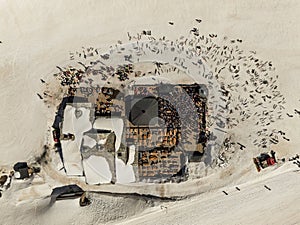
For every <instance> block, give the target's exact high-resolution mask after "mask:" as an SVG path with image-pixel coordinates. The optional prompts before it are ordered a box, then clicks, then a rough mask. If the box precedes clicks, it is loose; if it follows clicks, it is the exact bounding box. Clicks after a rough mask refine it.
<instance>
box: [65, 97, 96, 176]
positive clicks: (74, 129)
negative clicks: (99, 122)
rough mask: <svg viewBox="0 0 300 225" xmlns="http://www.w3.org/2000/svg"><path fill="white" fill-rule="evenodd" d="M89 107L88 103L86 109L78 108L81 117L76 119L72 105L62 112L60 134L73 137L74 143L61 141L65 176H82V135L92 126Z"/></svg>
mask: <svg viewBox="0 0 300 225" xmlns="http://www.w3.org/2000/svg"><path fill="white" fill-rule="evenodd" d="M89 107H90V103H87V107H80V108H78V110H81V111H82V114H81V116H79V117H78V118H77V117H76V116H75V110H76V108H75V107H73V106H72V105H67V106H66V108H65V111H64V121H63V127H62V133H63V134H68V133H70V134H74V135H75V140H74V141H72V140H61V146H62V153H63V159H64V165H65V169H66V172H67V175H70V176H81V175H82V174H83V169H82V163H81V153H80V146H81V142H82V136H83V133H84V132H86V131H88V130H90V129H91V128H92V124H91V122H90V121H89V118H90V109H89Z"/></svg>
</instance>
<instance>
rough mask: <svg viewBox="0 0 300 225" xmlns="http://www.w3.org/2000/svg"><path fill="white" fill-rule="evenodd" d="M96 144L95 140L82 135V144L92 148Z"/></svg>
mask: <svg viewBox="0 0 300 225" xmlns="http://www.w3.org/2000/svg"><path fill="white" fill-rule="evenodd" d="M96 144H97V141H96V140H95V139H93V138H91V137H89V136H87V135H84V136H83V145H84V146H87V147H90V148H93V147H94V146H95V145H96Z"/></svg>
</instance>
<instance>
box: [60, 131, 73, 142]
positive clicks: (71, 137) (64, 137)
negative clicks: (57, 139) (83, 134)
mask: <svg viewBox="0 0 300 225" xmlns="http://www.w3.org/2000/svg"><path fill="white" fill-rule="evenodd" d="M62 140H72V141H74V140H75V136H74V134H70V133H69V134H63V137H62Z"/></svg>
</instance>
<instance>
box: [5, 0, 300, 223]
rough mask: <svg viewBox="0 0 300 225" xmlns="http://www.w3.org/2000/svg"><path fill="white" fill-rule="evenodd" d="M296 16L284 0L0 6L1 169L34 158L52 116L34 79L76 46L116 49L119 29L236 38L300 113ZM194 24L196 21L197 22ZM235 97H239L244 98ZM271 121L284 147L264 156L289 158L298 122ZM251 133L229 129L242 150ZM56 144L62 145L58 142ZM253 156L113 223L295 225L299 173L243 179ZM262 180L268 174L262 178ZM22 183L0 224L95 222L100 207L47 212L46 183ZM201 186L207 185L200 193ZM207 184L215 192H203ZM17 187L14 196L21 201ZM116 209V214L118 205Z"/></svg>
mask: <svg viewBox="0 0 300 225" xmlns="http://www.w3.org/2000/svg"><path fill="white" fill-rule="evenodd" d="M299 10H300V2H299V1H290V0H289V1H258V0H253V1H230V2H229V1H217V3H216V2H213V1H196V0H194V1H173V0H166V1H143V2H142V1H134V0H125V1H120V2H117V1H113V2H111V1H104V0H99V1H94V0H91V1H76V0H65V1H37V0H31V1H27V3H26V1H25V2H16V1H9V0H6V1H5V0H3V1H1V7H0V15H1V18H0V34H1V35H0V40H1V41H2V43H0V56H1V57H0V71H1V73H0V79H1V82H0V101H1V107H0V121H1V126H0V146H1V157H0V165H1V166H10V167H11V166H12V165H13V164H14V163H15V162H17V161H26V160H29V159H32V158H34V157H36V156H39V155H41V153H42V152H43V145H44V143H45V134H46V132H45V131H46V130H47V128H48V129H49V128H50V127H51V123H52V122H53V118H54V113H55V111H56V109H55V107H53V108H50V109H48V108H47V107H45V104H44V103H43V100H40V99H39V98H38V97H37V95H36V94H37V93H39V94H41V95H43V94H42V93H43V91H44V89H45V85H44V84H41V82H40V80H39V79H40V78H43V79H45V80H48V78H50V77H51V76H52V74H53V73H56V72H57V70H56V68H55V66H57V65H60V66H61V65H64V63H66V64H68V62H69V60H67V59H68V57H69V54H68V53H69V51H76V49H81V46H86V47H87V46H94V47H97V48H98V47H99V48H101V50H102V49H109V46H111V45H114V44H115V43H117V40H121V41H122V42H123V43H125V42H126V41H127V32H130V34H134V35H135V34H136V33H140V32H141V31H142V30H144V29H149V30H150V29H151V30H152V31H153V33H154V34H155V35H156V36H157V37H162V36H166V37H167V38H168V39H172V40H175V39H176V38H178V37H180V36H181V35H187V34H188V33H189V32H188V29H190V28H191V27H192V26H200V27H201V30H200V32H201V33H204V34H208V33H211V32H214V33H216V34H218V37H217V39H220V40H222V39H223V38H224V37H225V36H226V37H228V38H232V39H236V38H241V39H243V43H242V44H241V45H242V46H243V47H244V48H245V49H248V50H254V51H256V52H257V55H258V57H261V58H262V59H265V60H271V61H272V63H274V65H275V66H276V72H277V73H278V75H279V83H280V87H279V88H280V90H281V91H282V93H283V94H284V95H285V96H286V97H287V99H286V101H287V104H286V111H288V112H290V113H292V112H293V111H294V109H295V108H297V109H299V107H300V105H299V78H300V76H299V61H300V54H299V52H300V42H299V40H298V39H299V30H300V23H299V20H300V18H299ZM140 18H142V19H140ZM195 18H199V19H202V20H203V21H202V22H201V23H200V24H198V23H197V22H196V21H195ZM168 21H173V22H174V26H170V25H168ZM132 42H135V40H132ZM232 46H234V45H232ZM154 59H156V58H154ZM66 60H67V62H66ZM75 63H76V62H75ZM176 79H177V78H176ZM56 88H57V87H56ZM57 89H58V88H57ZM240 94H241V97H243V96H244V95H245V94H248V93H247V92H245V93H240ZM51 101H52V102H55V101H56V99H55V98H52V99H51ZM56 103H57V104H58V103H59V102H56ZM57 104H55V106H57ZM47 122H48V124H47ZM276 124H277V125H278V126H279V127H280V128H281V129H282V130H283V131H285V132H286V134H287V136H288V137H289V138H290V139H291V140H290V142H282V143H280V144H279V145H277V146H274V150H276V151H277V152H278V155H279V156H280V157H289V156H291V155H294V154H295V153H298V152H299V146H300V139H299V133H300V120H299V118H298V115H294V117H293V118H285V119H284V120H281V121H277V122H276ZM70 125H72V124H70ZM65 126H66V125H65ZM89 126H90V125H89ZM253 127H254V125H253V124H251V123H249V124H246V125H245V126H243V129H241V130H239V131H236V133H237V134H239V135H240V137H239V138H241V139H242V140H243V141H244V142H245V143H244V142H242V143H243V144H246V145H247V147H249V146H250V143H251V141H252V140H251V138H248V136H247V135H248V134H249V133H252V132H253V130H254V129H253ZM88 128H89V127H85V128H84V129H83V128H82V129H80V130H82V131H83V130H85V129H88ZM245 128H246V131H247V132H245ZM63 129H66V127H64V128H63ZM75 130H78V129H75ZM65 131H67V129H66V130H65ZM69 131H70V133H73V128H71V127H70V130H69ZM80 133H81V132H80ZM81 135H82V134H81ZM75 136H76V137H75V141H74V142H73V144H75V143H77V144H76V146H75V145H74V146H71V145H70V146H69V147H70V149H69V150H68V147H65V150H64V151H70V152H67V154H64V155H65V156H66V158H65V160H66V161H69V162H73V161H72V160H73V159H72V158H74V163H75V164H76V165H79V164H78V163H79V160H78V155H77V154H78V150H79V149H78V148H79V147H78V146H80V144H79V143H78V140H80V141H81V138H79V137H80V134H78V133H77V134H75ZM252 138H255V137H254V136H253V137H252ZM69 142H71V141H69ZM248 144H249V145H248ZM64 145H67V146H68V144H67V143H64ZM116 149H117V148H116ZM256 151H258V149H255V148H251V147H249V148H247V150H246V151H243V154H241V155H239V156H238V160H235V161H234V163H233V165H232V170H231V171H230V176H229V175H228V174H226V169H220V171H221V174H218V175H211V176H209V177H206V178H201V179H197V180H194V181H193V182H189V183H186V184H182V185H175V186H172V185H171V184H168V185H162V186H158V187H159V188H160V189H159V191H161V192H162V193H172V191H173V192H175V191H174V189H177V192H175V193H176V194H178V193H180V192H182V193H183V194H185V193H191V192H193V193H202V194H201V195H199V196H196V197H194V198H189V199H187V200H184V201H178V202H175V203H170V204H167V203H162V204H163V206H165V207H167V208H164V207H161V205H158V206H157V207H153V208H151V209H149V210H147V211H145V213H143V214H142V215H136V216H135V217H136V218H130V219H128V221H123V222H120V221H117V222H115V224H130V225H134V224H143V225H147V224H157V225H160V224H174V225H175V224H183V225H184V224H188V225H191V224H212V225H216V224H275V225H276V224H278V225H279V224H299V221H300V215H299V208H300V199H299V196H300V195H299V189H300V179H299V170H297V167H296V166H295V165H291V168H289V167H282V169H281V168H279V169H276V170H274V173H272V171H271V172H270V171H268V170H266V171H263V173H261V174H257V173H256V172H255V171H254V172H253V173H252V171H253V170H255V169H254V167H253V165H251V167H250V168H247V167H245V166H244V165H245V164H247V162H249V160H251V157H253V156H255V155H256V153H257V152H256ZM73 153H74V155H73ZM68 157H70V159H68ZM67 164H68V163H67ZM116 165H117V168H118V173H117V174H119V175H118V178H119V181H120V179H121V183H122V182H123V180H122V179H126V176H128V175H129V174H130V176H128V177H129V178H131V179H129V180H133V179H132V178H133V177H132V173H131V172H129V173H128V174H124V175H125V176H121V175H122V173H123V172H124V171H125V170H127V168H128V167H126V166H125V165H124V163H123V162H120V160H119V159H117V160H116ZM68 166H70V165H68ZM49 167H50V166H49V164H48V167H47V166H46V167H45V168H44V167H43V168H42V174H41V177H42V178H41V179H42V180H43V182H47V183H48V184H49V185H50V186H51V187H54V186H59V185H61V184H69V183H71V182H75V181H74V179H70V178H68V177H65V176H61V175H60V174H56V173H55V171H54V170H51V168H49ZM129 168H130V167H129ZM77 169H78V171H75V172H76V173H79V170H80V168H77ZM124 169H125V170H124ZM122 170H124V171H122ZM223 172H224V173H223ZM124 173H125V172H124ZM268 173H270V174H271V175H272V176H269V177H264V176H263V174H268ZM203 174H205V173H203ZM297 177H298V178H297ZM227 179H229V180H231V182H232V185H225V186H224V183H223V182H225V181H226V180H227ZM240 180H243V181H244V182H241V184H240V185H239V187H240V189H241V191H240V192H238V191H237V190H236V189H235V185H234V184H235V183H236V182H240ZM227 181H228V180H227ZM30 182H31V181H30V180H27V181H16V180H13V182H12V185H11V187H10V188H9V189H8V190H7V191H3V196H2V198H0V203H1V204H0V215H1V217H0V224H4V225H6V224H7V225H10V224H49V225H52V224H53V225H57V224H74V225H79V224H80V225H85V224H93V223H91V221H94V218H95V217H101V216H104V215H101V212H102V208H98V205H96V206H95V205H93V204H92V205H90V206H89V207H87V208H81V207H79V205H78V199H74V200H68V201H59V202H56V203H55V205H54V206H52V207H49V205H48V204H49V199H48V198H46V199H44V197H45V196H47V195H48V194H49V193H51V188H50V187H49V190H47V191H46V190H45V189H46V186H45V185H43V184H40V186H36V187H34V188H32V189H28V190H27V189H26V188H27V187H28V186H29V185H34V184H29V183H30ZM76 182H77V181H76ZM265 184H267V185H268V186H269V187H270V188H271V189H272V190H271V191H268V190H266V189H265V188H264V187H263V185H265ZM103 186H105V185H103ZM103 186H101V185H100V186H99V188H100V187H101V188H103V189H105V187H103ZM210 186H211V188H207V187H210ZM215 186H224V188H222V189H218V190H212V189H213V187H215ZM85 187H87V186H85ZM97 187H98V186H97ZM204 187H205V188H204ZM156 188H157V186H154V185H147V186H138V187H136V186H128V185H115V186H114V187H113V188H112V186H110V185H107V187H106V189H105V190H106V191H111V189H113V190H115V191H116V190H119V192H121V193H122V192H142V193H149V192H151V191H153V190H156ZM22 189H24V192H23V193H24V195H22V198H21V195H20V193H22ZM164 190H165V192H164ZM222 190H225V191H227V192H228V193H229V195H228V196H225V195H224V194H223V193H222ZM18 192H20V193H18ZM153 192H154V191H153ZM157 192H158V191H157ZM203 192H204V193H203ZM27 197H28V198H27ZM39 197H40V198H39ZM41 197H42V199H41ZM113 198H114V197H112V199H113ZM25 199H29V200H28V201H26V204H18V201H21V200H25ZM110 206H111V205H110ZM112 206H115V205H113V204H112ZM117 206H118V207H122V204H120V205H117ZM132 210H133V209H132V208H131V207H128V208H123V211H122V213H123V214H124V215H126V214H127V213H128V214H129V212H131V211H132ZM111 211H112V213H115V212H114V211H113V210H111ZM98 224H99V223H98Z"/></svg>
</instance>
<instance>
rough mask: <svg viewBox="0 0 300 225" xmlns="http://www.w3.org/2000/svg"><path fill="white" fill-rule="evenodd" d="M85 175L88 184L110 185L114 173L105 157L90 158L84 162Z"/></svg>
mask: <svg viewBox="0 0 300 225" xmlns="http://www.w3.org/2000/svg"><path fill="white" fill-rule="evenodd" d="M82 162H83V168H84V174H85V178H86V182H87V183H88V184H104V183H110V182H111V178H112V173H111V171H110V169H109V164H108V162H107V160H106V159H105V158H104V157H101V156H94V155H92V156H90V157H89V158H88V159H84V160H83V161H82Z"/></svg>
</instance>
